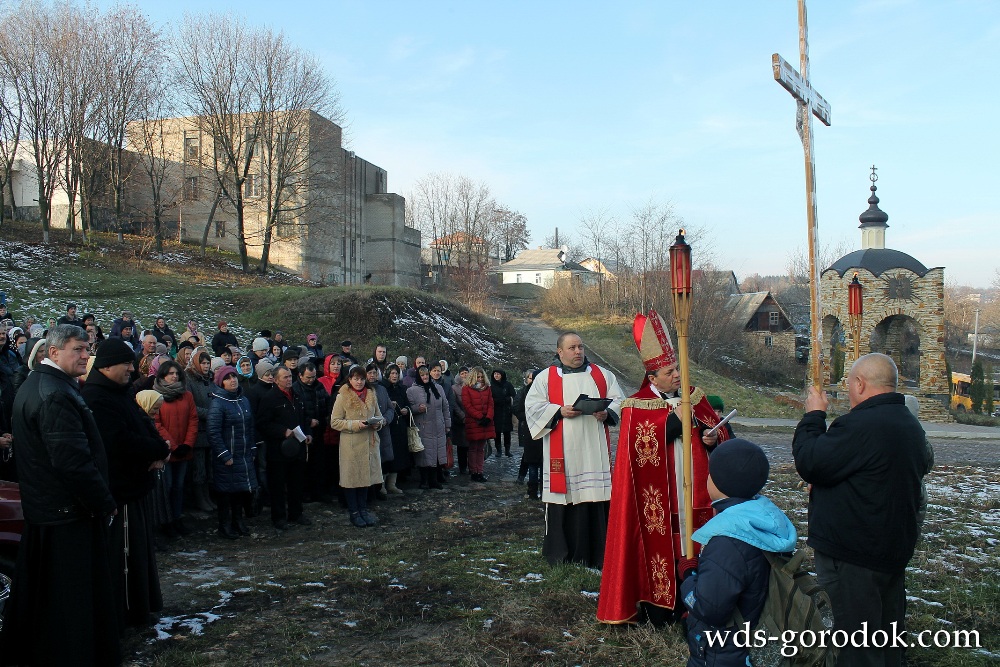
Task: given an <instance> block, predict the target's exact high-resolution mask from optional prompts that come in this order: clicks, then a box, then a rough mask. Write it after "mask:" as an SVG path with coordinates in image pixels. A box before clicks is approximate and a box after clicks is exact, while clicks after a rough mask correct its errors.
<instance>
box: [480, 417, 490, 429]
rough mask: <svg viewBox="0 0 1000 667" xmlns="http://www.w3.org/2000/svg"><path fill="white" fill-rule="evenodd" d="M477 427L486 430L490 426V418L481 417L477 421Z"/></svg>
mask: <svg viewBox="0 0 1000 667" xmlns="http://www.w3.org/2000/svg"><path fill="white" fill-rule="evenodd" d="M479 425H480V426H482V427H483V428H486V427H487V426H489V425H490V418H489V417H481V418H480V419H479Z"/></svg>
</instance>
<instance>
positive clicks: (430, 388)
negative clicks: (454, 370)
mask: <svg viewBox="0 0 1000 667" xmlns="http://www.w3.org/2000/svg"><path fill="white" fill-rule="evenodd" d="M417 384H418V385H419V386H421V387H423V388H424V392H426V393H427V400H428V401H429V400H430V399H431V392H434V398H441V394H439V393H438V390H437V383H436V382H434V379H433V378H431V377H429V376H428V378H427V382H426V383H424V382H421V381H420V373H417Z"/></svg>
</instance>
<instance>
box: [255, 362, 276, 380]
mask: <svg viewBox="0 0 1000 667" xmlns="http://www.w3.org/2000/svg"><path fill="white" fill-rule="evenodd" d="M254 372H255V373H257V379H259V380H263V379H264V376H265V375H266V374H267V373H273V372H274V364H272V363H271V362H270V361H268V360H267V359H261V360H260V361H258V362H257V367H256V368H255V369H254Z"/></svg>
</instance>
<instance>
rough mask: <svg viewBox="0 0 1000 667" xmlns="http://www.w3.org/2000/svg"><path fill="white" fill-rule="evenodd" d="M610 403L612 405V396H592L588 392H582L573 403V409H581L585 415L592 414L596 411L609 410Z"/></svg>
mask: <svg viewBox="0 0 1000 667" xmlns="http://www.w3.org/2000/svg"><path fill="white" fill-rule="evenodd" d="M609 405H611V399H610V398H591V397H590V396H587V395H586V394H580V397H579V398H577V399H576V402H575V403H573V409H574V410H579V411H580V412H582V413H583V414H585V415H592V414H594V413H595V412H603V411H604V410H607V409H608V406H609Z"/></svg>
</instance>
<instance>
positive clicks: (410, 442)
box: [406, 412, 424, 454]
mask: <svg viewBox="0 0 1000 667" xmlns="http://www.w3.org/2000/svg"><path fill="white" fill-rule="evenodd" d="M406 446H407V448H409V450H410V451H411V452H413V453H414V454H416V453H417V452H422V451H424V443H422V442H420V429H418V428H417V422H415V421H413V413H412V412H411V413H410V425H409V426H407V427H406Z"/></svg>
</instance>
